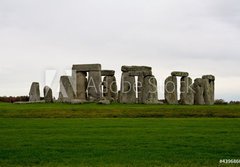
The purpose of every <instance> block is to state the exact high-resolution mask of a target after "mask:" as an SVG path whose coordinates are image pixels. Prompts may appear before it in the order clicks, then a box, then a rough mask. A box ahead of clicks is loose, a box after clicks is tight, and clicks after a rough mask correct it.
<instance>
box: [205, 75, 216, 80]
mask: <svg viewBox="0 0 240 167" xmlns="http://www.w3.org/2000/svg"><path fill="white" fill-rule="evenodd" d="M202 79H209V80H210V81H215V76H213V75H203V76H202Z"/></svg>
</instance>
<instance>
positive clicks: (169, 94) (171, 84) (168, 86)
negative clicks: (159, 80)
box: [164, 76, 178, 104]
mask: <svg viewBox="0 0 240 167" xmlns="http://www.w3.org/2000/svg"><path fill="white" fill-rule="evenodd" d="M164 85H165V93H164V94H165V100H166V102H167V103H168V104H178V99H177V77H176V76H169V77H168V78H167V79H166V80H165V84H164Z"/></svg>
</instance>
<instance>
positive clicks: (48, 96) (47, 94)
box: [43, 86, 53, 103]
mask: <svg viewBox="0 0 240 167" xmlns="http://www.w3.org/2000/svg"><path fill="white" fill-rule="evenodd" d="M43 93H44V100H45V102H46V103H52V102H53V93H52V89H51V88H50V87H48V86H45V87H44V89H43Z"/></svg>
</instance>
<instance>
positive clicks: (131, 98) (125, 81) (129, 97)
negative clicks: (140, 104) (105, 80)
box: [120, 72, 136, 103]
mask: <svg viewBox="0 0 240 167" xmlns="http://www.w3.org/2000/svg"><path fill="white" fill-rule="evenodd" d="M120 103H136V86H135V77H134V76H129V73H128V72H123V73H122V79H121V92H120Z"/></svg>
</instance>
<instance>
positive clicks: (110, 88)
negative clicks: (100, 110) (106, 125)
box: [101, 70, 118, 102]
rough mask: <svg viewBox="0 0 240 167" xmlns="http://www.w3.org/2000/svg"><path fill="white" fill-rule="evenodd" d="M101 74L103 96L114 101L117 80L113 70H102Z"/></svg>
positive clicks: (115, 99) (116, 94)
mask: <svg viewBox="0 0 240 167" xmlns="http://www.w3.org/2000/svg"><path fill="white" fill-rule="evenodd" d="M101 75H102V76H104V78H103V83H102V85H103V97H104V98H106V99H107V100H109V101H113V102H116V101H117V98H118V90H117V82H116V77H115V76H114V75H115V71H113V70H102V72H101Z"/></svg>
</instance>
